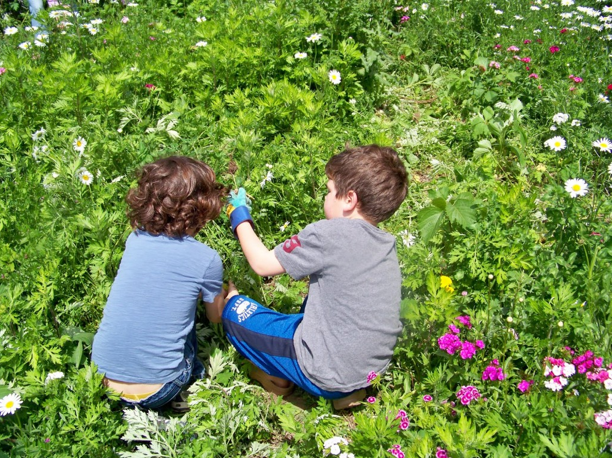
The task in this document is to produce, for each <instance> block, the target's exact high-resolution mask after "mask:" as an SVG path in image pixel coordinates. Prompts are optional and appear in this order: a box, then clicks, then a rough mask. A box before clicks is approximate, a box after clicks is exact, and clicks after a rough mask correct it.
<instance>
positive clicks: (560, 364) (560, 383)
mask: <svg viewBox="0 0 612 458" xmlns="http://www.w3.org/2000/svg"><path fill="white" fill-rule="evenodd" d="M544 361H545V363H546V366H545V367H544V376H545V377H551V378H550V380H547V381H546V382H544V386H545V387H546V388H548V389H549V390H552V391H560V390H562V389H563V387H565V386H566V385H567V383H568V381H567V379H568V377H571V376H572V375H574V374H575V373H576V367H575V366H574V365H573V364H571V363H567V362H565V361H564V360H563V359H560V358H552V357H550V356H547V357H546V358H544ZM549 364H550V365H549Z"/></svg>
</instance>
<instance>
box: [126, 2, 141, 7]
mask: <svg viewBox="0 0 612 458" xmlns="http://www.w3.org/2000/svg"><path fill="white" fill-rule="evenodd" d="M125 6H130V7H135V6H138V3H134V2H130V3H128V4H127V5H125Z"/></svg>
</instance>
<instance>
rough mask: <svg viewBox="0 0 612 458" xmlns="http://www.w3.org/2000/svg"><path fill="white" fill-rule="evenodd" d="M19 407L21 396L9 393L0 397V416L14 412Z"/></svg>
mask: <svg viewBox="0 0 612 458" xmlns="http://www.w3.org/2000/svg"><path fill="white" fill-rule="evenodd" d="M20 407H21V397H20V396H19V395H18V394H15V393H11V394H7V395H6V396H4V397H3V398H2V399H0V416H2V417H4V416H5V415H9V414H11V415H12V414H14V413H15V412H16V411H17V409H19V408H20Z"/></svg>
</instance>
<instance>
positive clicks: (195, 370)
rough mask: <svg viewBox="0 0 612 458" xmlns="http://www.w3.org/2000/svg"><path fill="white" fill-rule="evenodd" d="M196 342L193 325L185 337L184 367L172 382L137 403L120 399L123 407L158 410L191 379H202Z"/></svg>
mask: <svg viewBox="0 0 612 458" xmlns="http://www.w3.org/2000/svg"><path fill="white" fill-rule="evenodd" d="M197 352H198V341H197V337H196V330H195V324H194V326H193V330H192V331H191V333H190V334H189V336H187V340H186V342H185V367H184V369H183V370H182V371H181V373H180V374H179V376H178V377H177V378H175V379H174V380H172V381H170V382H167V383H165V384H164V385H163V386H162V387H161V388H160V389H159V390H157V391H156V392H155V393H153V394H152V395H151V396H148V397H146V398H144V399H141V400H139V401H132V400H129V399H123V398H121V402H122V403H123V404H124V405H128V406H133V407H138V408H140V409H159V408H161V407H163V406H164V405H166V404H168V403H169V402H170V401H172V400H173V399H174V398H175V397H176V396H177V395H178V394H179V393H180V392H181V390H182V389H183V387H185V386H186V385H188V384H189V383H191V381H192V378H193V379H202V378H204V373H205V369H204V365H203V364H202V362H201V361H200V360H199V359H198V358H197Z"/></svg>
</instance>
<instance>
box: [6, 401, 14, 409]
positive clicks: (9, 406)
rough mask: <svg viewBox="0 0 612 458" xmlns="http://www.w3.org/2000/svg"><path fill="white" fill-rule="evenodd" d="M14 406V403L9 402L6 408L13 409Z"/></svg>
mask: <svg viewBox="0 0 612 458" xmlns="http://www.w3.org/2000/svg"><path fill="white" fill-rule="evenodd" d="M14 405H15V402H14V401H9V402H7V403H6V408H7V409H10V408H11V407H13V406H14Z"/></svg>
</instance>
